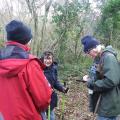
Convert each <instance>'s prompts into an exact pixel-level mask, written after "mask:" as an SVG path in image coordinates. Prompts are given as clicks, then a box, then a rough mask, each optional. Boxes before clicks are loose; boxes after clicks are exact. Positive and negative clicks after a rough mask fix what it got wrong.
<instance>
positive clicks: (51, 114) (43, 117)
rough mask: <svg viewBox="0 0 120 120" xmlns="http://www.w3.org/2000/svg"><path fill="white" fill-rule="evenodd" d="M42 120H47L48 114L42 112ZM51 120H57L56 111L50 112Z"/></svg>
mask: <svg viewBox="0 0 120 120" xmlns="http://www.w3.org/2000/svg"><path fill="white" fill-rule="evenodd" d="M41 116H42V120H47V114H46V112H41ZM50 120H55V113H54V110H52V111H50Z"/></svg>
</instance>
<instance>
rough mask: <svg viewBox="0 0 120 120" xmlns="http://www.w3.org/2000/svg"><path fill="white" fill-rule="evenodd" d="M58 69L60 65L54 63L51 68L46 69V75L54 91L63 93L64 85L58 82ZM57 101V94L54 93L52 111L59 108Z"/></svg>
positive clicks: (51, 104)
mask: <svg viewBox="0 0 120 120" xmlns="http://www.w3.org/2000/svg"><path fill="white" fill-rule="evenodd" d="M57 67H58V64H57V63H56V62H54V63H53V64H52V65H51V66H50V67H46V68H45V69H44V74H45V76H46V78H47V80H48V81H49V83H50V84H51V86H52V88H53V89H56V90H58V91H60V92H63V85H62V84H61V83H60V81H59V80H58V73H57ZM57 101H58V97H57V93H56V92H55V91H53V93H52V96H51V103H50V108H51V110H53V109H54V108H55V107H57Z"/></svg>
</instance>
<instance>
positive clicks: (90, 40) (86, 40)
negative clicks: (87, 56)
mask: <svg viewBox="0 0 120 120" xmlns="http://www.w3.org/2000/svg"><path fill="white" fill-rule="evenodd" d="M81 42H82V44H83V46H84V52H85V53H87V52H88V51H89V50H91V49H93V48H96V46H97V45H99V44H100V42H99V41H98V40H96V39H95V38H94V37H92V36H85V37H83V38H82V40H81Z"/></svg>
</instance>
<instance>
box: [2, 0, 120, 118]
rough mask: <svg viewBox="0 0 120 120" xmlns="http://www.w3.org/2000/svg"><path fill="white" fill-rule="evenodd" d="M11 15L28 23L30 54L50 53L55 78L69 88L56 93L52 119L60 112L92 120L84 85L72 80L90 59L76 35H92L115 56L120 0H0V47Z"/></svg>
mask: <svg viewBox="0 0 120 120" xmlns="http://www.w3.org/2000/svg"><path fill="white" fill-rule="evenodd" d="M13 19H17V20H21V21H24V22H25V23H26V24H27V25H29V26H30V27H31V29H32V32H33V39H32V42H31V52H32V53H33V54H35V55H36V56H38V57H40V56H41V54H42V53H43V52H44V51H46V50H50V51H52V52H53V53H54V55H55V58H56V61H57V62H58V63H59V79H60V80H61V82H64V81H65V82H67V86H69V88H70V90H69V92H68V94H67V95H63V94H61V93H60V94H59V104H58V108H57V109H56V116H57V118H56V119H57V120H61V119H62V114H63V113H64V120H92V119H93V115H92V114H91V113H89V110H88V96H87V88H86V85H85V84H83V83H78V82H76V80H77V79H80V78H81V77H82V76H83V75H84V74H85V73H87V69H88V68H89V66H90V64H91V62H92V60H91V59H89V58H87V57H86V56H85V55H84V54H83V52H82V45H81V41H80V39H81V38H82V37H83V36H85V35H93V36H95V37H96V38H97V39H98V40H99V41H101V43H103V44H105V46H107V45H112V46H113V47H114V48H115V49H116V51H117V52H118V57H119V55H120V52H119V49H120V0H1V1H0V47H3V45H4V42H5V41H6V33H5V25H6V24H7V23H8V22H9V21H11V20H13ZM63 109H64V110H63Z"/></svg>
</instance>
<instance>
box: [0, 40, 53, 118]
mask: <svg viewBox="0 0 120 120" xmlns="http://www.w3.org/2000/svg"><path fill="white" fill-rule="evenodd" d="M27 50H28V48H27V47H26V46H24V45H21V44H19V43H16V42H8V43H7V46H6V47H5V48H3V49H1V50H0V113H2V115H3V117H4V119H5V120H41V116H40V115H39V112H41V111H43V110H45V109H46V108H47V107H48V105H49V103H50V98H51V87H50V86H49V83H48V82H47V80H46V77H45V76H44V73H43V70H42V67H43V65H42V63H41V62H40V61H39V60H38V59H37V58H35V57H33V56H32V55H31V57H30V54H29V52H28V51H27Z"/></svg>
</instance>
